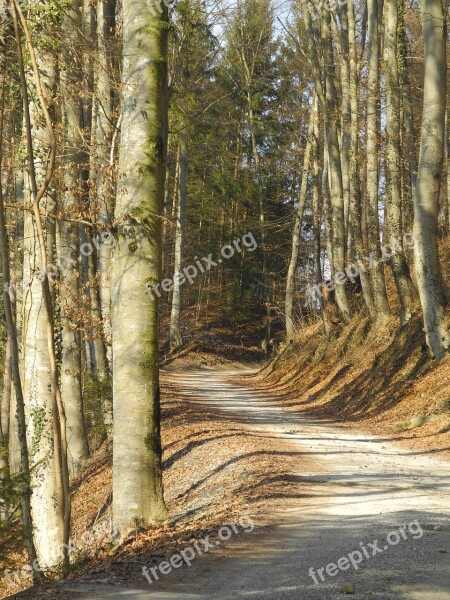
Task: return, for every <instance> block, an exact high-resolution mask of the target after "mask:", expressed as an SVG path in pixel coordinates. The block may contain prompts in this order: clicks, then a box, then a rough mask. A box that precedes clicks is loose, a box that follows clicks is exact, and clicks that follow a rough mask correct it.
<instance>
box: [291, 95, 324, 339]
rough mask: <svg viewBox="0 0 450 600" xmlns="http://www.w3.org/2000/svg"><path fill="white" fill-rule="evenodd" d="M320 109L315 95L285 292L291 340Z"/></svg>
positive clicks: (293, 329)
mask: <svg viewBox="0 0 450 600" xmlns="http://www.w3.org/2000/svg"><path fill="white" fill-rule="evenodd" d="M317 110H318V101H317V96H315V97H314V100H313V107H312V110H311V116H310V121H309V126H308V137H307V140H306V147H305V154H304V157H303V169H302V177H301V184H300V193H299V197H298V204H297V211H296V214H295V221H294V229H293V233H292V251H291V259H290V261H289V267H288V273H287V278H286V294H285V302H284V305H285V313H286V339H287V340H288V341H290V340H291V339H292V338H293V336H294V333H295V324H294V319H293V305H294V292H295V276H296V273H297V263H298V253H299V249H300V242H301V230H302V222H303V213H304V210H305V201H306V192H307V190H308V173H309V171H310V160H311V149H312V143H313V135H314V121H315V116H316V112H317Z"/></svg>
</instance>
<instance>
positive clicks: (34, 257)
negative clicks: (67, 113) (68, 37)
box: [13, 1, 70, 569]
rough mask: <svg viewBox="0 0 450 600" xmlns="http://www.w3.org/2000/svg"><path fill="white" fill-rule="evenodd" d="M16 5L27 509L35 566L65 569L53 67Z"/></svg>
mask: <svg viewBox="0 0 450 600" xmlns="http://www.w3.org/2000/svg"><path fill="white" fill-rule="evenodd" d="M14 8H15V10H14V11H13V14H14V28H15V36H16V42H17V56H18V64H19V72H20V79H21V87H22V94H23V105H24V122H25V136H26V146H27V154H28V178H27V179H26V181H27V185H28V190H27V191H28V206H29V205H30V204H31V206H32V210H31V213H30V212H29V211H28V210H25V219H24V281H25V282H26V283H27V289H26V293H25V294H24V298H23V315H24V316H23V346H24V349H23V353H22V358H23V361H24V383H23V391H24V401H25V411H26V413H27V417H28V422H27V432H26V435H27V444H28V448H29V459H30V470H31V487H32V489H33V494H32V496H31V513H32V519H33V538H34V544H35V547H36V553H37V556H38V559H39V564H40V566H41V568H43V569H54V568H55V567H56V566H57V565H60V564H61V558H64V566H65V567H67V566H68V553H67V551H65V550H64V548H65V547H64V544H66V543H67V542H68V539H69V530H70V494H69V482H68V471H67V455H66V439H65V414H64V408H63V406H62V400H61V393H60V389H59V382H58V374H57V365H56V352H55V342H54V321H53V304H52V302H53V300H52V295H51V292H50V287H49V281H48V276H47V273H48V271H47V265H48V264H49V256H50V257H51V250H49V248H50V249H51V248H53V243H51V244H48V241H49V239H52V235H53V232H52V229H54V227H53V225H52V222H51V219H47V218H46V215H47V212H48V211H51V212H53V211H54V202H53V201H52V199H51V197H50V196H49V195H48V193H47V192H48V189H49V185H50V183H51V179H52V175H53V169H54V163H55V156H56V145H55V138H54V135H53V129H52V122H51V117H50V114H49V109H48V106H50V105H51V104H52V95H53V90H54V82H55V69H54V62H53V60H52V58H51V56H50V55H49V54H47V53H44V54H43V55H41V56H39V58H37V57H36V54H35V52H34V48H33V45H32V41H31V35H30V32H29V30H28V26H27V22H26V20H25V17H24V16H23V13H22V12H21V10H20V7H19V4H18V2H16V1H15V2H14ZM19 20H20V25H21V28H22V29H23V31H24V35H25V40H26V45H27V48H28V53H29V58H30V62H31V66H32V69H33V76H34V86H35V90H34V91H35V95H34V99H33V101H32V102H30V99H29V95H28V82H27V77H26V72H25V68H24V61H23V54H22V45H21V35H20V30H19ZM41 74H42V77H41ZM44 89H45V92H44ZM39 108H41V110H42V113H44V119H42V114H41V112H40V110H39ZM46 157H48V158H46ZM38 184H39V187H38ZM25 200H27V194H26V195H25ZM47 252H48V253H49V254H47ZM18 403H19V399H17V404H18Z"/></svg>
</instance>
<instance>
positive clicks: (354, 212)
mask: <svg viewBox="0 0 450 600" xmlns="http://www.w3.org/2000/svg"><path fill="white" fill-rule="evenodd" d="M344 10H345V9H344ZM347 11H348V36H349V38H348V48H349V77H350V85H349V92H350V106H351V153H350V191H351V197H350V214H351V223H352V231H353V235H354V238H355V243H354V245H355V248H356V253H357V256H358V257H359V258H361V257H362V256H363V253H364V252H365V247H364V240H363V233H362V206H361V205H362V195H361V187H360V181H359V169H358V156H359V118H358V117H359V107H358V64H357V57H356V32H355V7H354V1H353V0H348V2H347ZM359 276H360V281H361V287H362V291H363V296H364V301H365V303H366V307H367V311H368V313H369V317H370V319H371V320H372V321H373V320H375V305H374V300H373V294H372V288H371V285H370V278H369V275H368V274H367V273H366V271H365V270H364V269H360V270H359Z"/></svg>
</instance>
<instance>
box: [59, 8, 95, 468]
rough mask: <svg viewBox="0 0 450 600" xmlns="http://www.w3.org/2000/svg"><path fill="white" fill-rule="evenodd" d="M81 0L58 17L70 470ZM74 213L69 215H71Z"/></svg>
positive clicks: (77, 339) (76, 372) (75, 456)
mask: <svg viewBox="0 0 450 600" xmlns="http://www.w3.org/2000/svg"><path fill="white" fill-rule="evenodd" d="M81 8H82V3H81V0H76V1H75V2H72V3H71V6H69V7H67V8H66V11H67V12H66V15H65V16H64V19H63V26H64V34H65V36H66V37H65V44H64V68H63V69H61V97H62V113H63V120H64V128H63V133H64V141H65V148H64V163H65V164H64V165H63V169H64V175H63V179H64V194H63V206H62V209H63V215H64V216H63V220H62V222H61V226H60V231H61V236H60V239H61V243H60V252H61V255H62V256H70V258H71V260H70V261H67V263H66V264H65V268H64V270H63V272H62V281H61V283H62V293H61V305H62V313H63V330H62V357H61V394H62V397H63V401H64V408H65V412H66V419H67V443H68V448H67V450H68V459H69V472H70V474H71V475H72V476H73V475H77V474H78V473H79V472H80V471H81V470H82V468H83V466H84V464H85V462H86V460H87V458H88V456H89V447H88V444H87V436H86V428H85V422H84V415H83V396H82V387H81V343H82V342H81V330H80V326H79V323H78V321H77V314H78V313H77V305H78V302H79V297H80V292H81V290H80V271H79V262H78V258H79V257H80V234H79V225H78V223H77V222H76V215H77V214H78V213H79V211H80V207H81V196H80V190H81V185H80V181H81V168H82V154H81V149H82V142H83V140H82V135H81V131H82V130H81V127H82V105H81V98H80V91H81V89H82V88H81V82H82V73H81V61H80V59H81V56H82V55H81V53H80V52H79V46H78V43H77V41H78V32H79V31H80V29H81ZM74 217H75V218H74Z"/></svg>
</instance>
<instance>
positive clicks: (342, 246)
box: [321, 10, 350, 318]
mask: <svg viewBox="0 0 450 600" xmlns="http://www.w3.org/2000/svg"><path fill="white" fill-rule="evenodd" d="M330 22H331V17H330V12H329V11H328V10H325V11H324V14H323V16H322V28H321V39H322V47H323V60H324V74H325V78H324V79H325V111H324V120H325V131H326V133H325V138H326V144H327V146H328V161H329V162H328V165H329V180H330V196H331V207H332V213H331V214H332V226H333V265H334V271H335V273H336V274H337V273H343V272H344V270H345V255H346V231H345V220H344V189H343V184H342V169H341V158H340V149H339V142H338V134H337V118H338V115H337V109H336V90H335V85H334V81H335V77H336V74H335V68H334V58H333V47H332V42H331V32H330ZM335 293H336V302H337V304H338V306H339V310H340V311H341V312H342V314H343V315H344V318H348V317H349V315H350V307H349V304H348V298H347V292H346V290H345V286H344V285H343V284H337V285H336V288H335Z"/></svg>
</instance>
